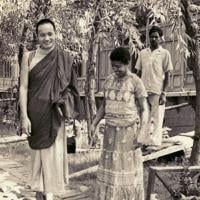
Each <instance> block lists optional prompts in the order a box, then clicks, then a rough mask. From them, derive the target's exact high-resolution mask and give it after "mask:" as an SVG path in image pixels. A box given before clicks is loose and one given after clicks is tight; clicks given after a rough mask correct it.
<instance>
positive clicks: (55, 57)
mask: <svg viewBox="0 0 200 200" xmlns="http://www.w3.org/2000/svg"><path fill="white" fill-rule="evenodd" d="M36 33H37V37H38V42H39V47H38V48H37V49H36V50H34V51H31V52H25V53H24V56H23V59H22V64H21V74H20V94H19V95H20V110H21V113H20V114H21V127H22V133H25V134H27V135H28V142H29V146H30V148H31V158H32V178H31V183H30V186H31V189H32V190H34V191H36V198H37V199H47V200H52V199H53V195H54V194H57V193H59V194H60V193H63V192H64V189H65V188H64V186H65V183H66V182H67V179H66V177H65V175H66V172H65V170H66V169H67V166H66V163H65V161H66V137H65V134H64V131H65V127H64V122H65V119H66V118H75V117H76V116H77V115H78V112H79V109H78V105H79V100H80V98H79V94H78V91H77V87H76V82H77V81H76V75H75V73H74V70H73V68H72V62H73V59H72V57H71V56H70V55H69V53H67V52H64V51H63V50H61V49H60V48H59V47H57V46H56V45H55V39H56V28H55V25H54V23H53V21H51V20H49V19H42V20H41V21H39V22H38V23H37V25H36Z"/></svg>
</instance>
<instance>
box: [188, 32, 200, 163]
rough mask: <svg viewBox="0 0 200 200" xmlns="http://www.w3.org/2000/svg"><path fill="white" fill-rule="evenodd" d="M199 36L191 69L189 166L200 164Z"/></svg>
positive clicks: (199, 36)
mask: <svg viewBox="0 0 200 200" xmlns="http://www.w3.org/2000/svg"><path fill="white" fill-rule="evenodd" d="M199 48H200V35H198V36H197V37H196V51H195V52H196V64H195V65H194V67H193V76H194V80H195V86H196V105H195V136H194V143H193V147H192V153H191V157H190V162H191V165H199V164H200V49H199Z"/></svg>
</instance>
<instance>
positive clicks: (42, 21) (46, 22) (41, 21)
mask: <svg viewBox="0 0 200 200" xmlns="http://www.w3.org/2000/svg"><path fill="white" fill-rule="evenodd" d="M43 24H51V25H52V26H53V29H54V31H56V26H55V24H54V22H53V21H52V20H50V19H41V20H40V21H39V22H38V23H37V24H36V33H37V34H38V27H39V26H40V25H43Z"/></svg>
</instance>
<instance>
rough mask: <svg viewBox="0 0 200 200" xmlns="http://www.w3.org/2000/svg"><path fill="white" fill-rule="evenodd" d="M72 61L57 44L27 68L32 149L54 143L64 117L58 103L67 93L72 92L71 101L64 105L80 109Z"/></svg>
mask: <svg viewBox="0 0 200 200" xmlns="http://www.w3.org/2000/svg"><path fill="white" fill-rule="evenodd" d="M72 61H73V59H72V57H71V56H70V55H69V54H68V53H67V52H63V51H62V50H60V49H59V48H57V47H56V48H54V49H53V50H52V51H51V52H50V53H49V54H48V55H47V56H46V57H45V58H43V59H42V60H41V61H40V62H39V63H38V64H37V65H36V66H35V67H34V68H33V69H32V70H31V71H30V72H29V84H28V105H27V109H28V116H29V118H30V120H31V136H30V137H28V141H29V145H30V147H31V148H32V149H44V148H48V147H50V146H51V145H52V144H53V143H54V141H55V139H56V136H57V132H58V129H59V128H60V126H61V121H62V120H63V117H62V116H61V115H60V114H59V112H58V110H57V106H58V105H59V104H60V102H63V101H64V100H63V99H65V97H66V96H68V95H70V96H73V98H71V99H73V100H74V102H71V101H67V102H66V103H69V104H70V102H71V103H72V104H73V105H65V106H69V107H70V108H71V109H76V108H77V109H79V107H78V105H79V95H78V90H77V87H76V83H77V81H76V76H75V73H74V71H73V69H72ZM74 105H76V106H74ZM73 112H74V113H78V112H79V111H78V110H73Z"/></svg>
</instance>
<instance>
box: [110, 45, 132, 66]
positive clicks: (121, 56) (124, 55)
mask: <svg viewBox="0 0 200 200" xmlns="http://www.w3.org/2000/svg"><path fill="white" fill-rule="evenodd" d="M130 58H131V56H130V53H129V51H128V49H127V48H124V47H118V48H116V49H114V50H113V51H112V52H111V54H110V60H111V61H119V62H122V63H123V64H124V65H127V64H128V63H129V61H130Z"/></svg>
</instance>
